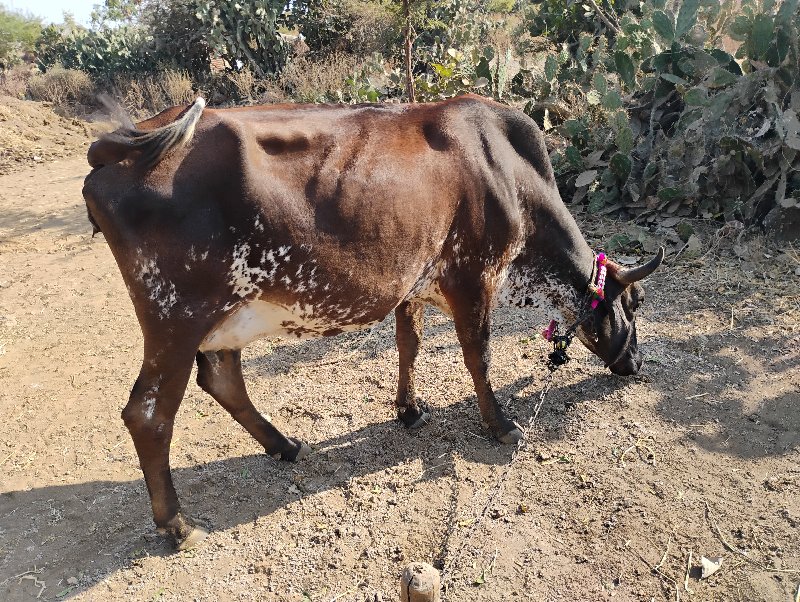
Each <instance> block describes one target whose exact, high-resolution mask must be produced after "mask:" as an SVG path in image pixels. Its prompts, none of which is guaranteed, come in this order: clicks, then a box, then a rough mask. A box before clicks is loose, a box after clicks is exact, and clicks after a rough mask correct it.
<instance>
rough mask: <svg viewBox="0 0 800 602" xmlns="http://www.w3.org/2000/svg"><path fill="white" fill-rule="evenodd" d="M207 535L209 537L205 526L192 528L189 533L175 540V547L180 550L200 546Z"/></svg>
mask: <svg viewBox="0 0 800 602" xmlns="http://www.w3.org/2000/svg"><path fill="white" fill-rule="evenodd" d="M206 537H208V531H206V530H205V529H203V527H195V528H194V529H192V530H191V532H190V533H189V535H187V536H186V537H185V538H183V539H181V540H180V541H176V542H175V548H176V549H177V550H179V551H182V550H191V549H192V548H194V547H197V546H199V545H200V544H201V543H202V542H203V540H204V539H205V538H206Z"/></svg>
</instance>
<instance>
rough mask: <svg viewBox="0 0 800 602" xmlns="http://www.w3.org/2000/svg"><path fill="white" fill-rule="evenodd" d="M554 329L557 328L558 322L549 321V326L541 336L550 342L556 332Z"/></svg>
mask: <svg viewBox="0 0 800 602" xmlns="http://www.w3.org/2000/svg"><path fill="white" fill-rule="evenodd" d="M556 328H558V322H556V321H555V320H550V325H549V326H548V327H547V328H545V329H544V330H543V331H542V336H543V337H544V338H545V339H546V340H548V341H551V340H552V339H553V335H554V334H555V332H556Z"/></svg>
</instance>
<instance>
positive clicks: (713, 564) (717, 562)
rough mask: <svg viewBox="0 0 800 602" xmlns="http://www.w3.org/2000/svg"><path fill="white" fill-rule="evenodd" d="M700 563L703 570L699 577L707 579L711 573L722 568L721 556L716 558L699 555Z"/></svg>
mask: <svg viewBox="0 0 800 602" xmlns="http://www.w3.org/2000/svg"><path fill="white" fill-rule="evenodd" d="M700 565H701V566H702V567H703V572H702V573H701V574H700V578H701V579H708V578H709V577H710V576H711V575H713V574H714V573H716V572H717V571H718V570H719V569H720V568H722V556H718V557H716V558H706V557H705V556H701V557H700Z"/></svg>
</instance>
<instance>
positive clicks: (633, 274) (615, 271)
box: [608, 247, 664, 286]
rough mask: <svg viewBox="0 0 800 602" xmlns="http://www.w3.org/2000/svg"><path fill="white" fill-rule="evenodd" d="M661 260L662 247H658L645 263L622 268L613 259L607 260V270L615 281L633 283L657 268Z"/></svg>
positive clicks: (662, 258) (662, 256)
mask: <svg viewBox="0 0 800 602" xmlns="http://www.w3.org/2000/svg"><path fill="white" fill-rule="evenodd" d="M662 261H664V247H661V248H659V249H658V253H656V256H655V257H653V258H652V259H651V260H650V261H648V262H647V263H646V264H644V265H640V266H638V267H635V268H623V267H622V266H621V265H619V264H617V263H614V262H613V261H609V262H608V272H609V273H610V274H611V275H612V276H613V277H614V278H615V279H616V280H617V282H619V283H620V284H624V285H625V286H628V285H629V284H633V283H634V282H638V281H639V280H644V279H645V278H647V277H648V276H649V275H650V274H652V273H653V272H655V271H656V270H657V269H658V266H660V265H661V262H662Z"/></svg>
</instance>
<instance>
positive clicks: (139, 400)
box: [122, 345, 208, 549]
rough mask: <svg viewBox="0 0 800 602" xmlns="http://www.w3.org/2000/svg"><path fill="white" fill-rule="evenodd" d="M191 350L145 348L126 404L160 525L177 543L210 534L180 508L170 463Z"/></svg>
mask: <svg viewBox="0 0 800 602" xmlns="http://www.w3.org/2000/svg"><path fill="white" fill-rule="evenodd" d="M147 347H148V345H145V348H147ZM192 356H193V351H191V350H189V351H188V353H183V354H181V353H180V352H176V351H175V350H164V351H162V352H160V353H158V354H156V355H154V356H150V357H148V356H147V354H145V360H144V362H143V364H142V369H141V371H140V372H139V378H137V379H136V383H135V384H134V385H133V390H132V391H131V395H130V399H129V401H128V405H126V406H125V409H124V410H122V419H123V420H124V421H125V426H127V427H128V431H130V434H131V437H132V438H133V445H134V447H135V448H136V453H137V454H138V456H139V464H140V466H141V467H142V472H143V473H144V480H145V483H146V484H147V491H148V492H149V493H150V504H151V506H152V509H153V520H154V521H155V524H156V528H157V529H158V530H159V532H160V533H163V534H165V535H168V536H170V537H171V538H172V539H173V540H174V542H175V545H176V546H177V547H178V549H187V548H190V547H192V546H195V545H197V544H198V543H200V542H201V541H202V540H203V539H205V537H206V535H208V532H207V531H206V530H204V529H202V528H200V527H196V526H195V525H193V524H192V522H191V521H190V520H189V519H188V518H186V517H185V516H183V514H181V508H180V503H179V502H178V495H177V494H176V493H175V487H174V485H173V484H172V474H171V473H170V466H169V447H170V442H171V440H172V427H173V424H174V421H175V414H176V412H177V411H178V406H180V403H181V399H182V398H183V394H184V391H185V390H186V383H187V382H188V380H189V374H190V373H191V368H192V361H191V360H192ZM187 360H188V361H187Z"/></svg>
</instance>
